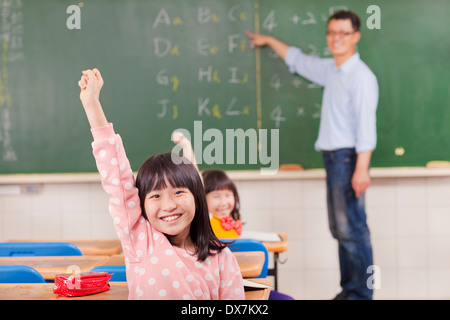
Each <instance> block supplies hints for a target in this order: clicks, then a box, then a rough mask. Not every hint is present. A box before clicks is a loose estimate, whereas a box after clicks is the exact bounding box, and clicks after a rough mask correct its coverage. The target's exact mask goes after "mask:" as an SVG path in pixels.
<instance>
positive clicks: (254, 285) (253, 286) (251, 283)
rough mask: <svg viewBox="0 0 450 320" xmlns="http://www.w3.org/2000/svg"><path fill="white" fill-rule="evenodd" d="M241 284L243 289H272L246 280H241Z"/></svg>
mask: <svg viewBox="0 0 450 320" xmlns="http://www.w3.org/2000/svg"><path fill="white" fill-rule="evenodd" d="M243 282H244V287H246V288H255V289H265V288H270V289H272V287H271V286H269V285H267V284H262V283H258V282H255V281H252V280H248V279H243Z"/></svg>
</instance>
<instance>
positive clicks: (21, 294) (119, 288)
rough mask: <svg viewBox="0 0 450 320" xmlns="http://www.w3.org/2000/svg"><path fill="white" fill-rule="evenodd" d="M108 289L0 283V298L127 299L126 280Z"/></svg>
mask: <svg viewBox="0 0 450 320" xmlns="http://www.w3.org/2000/svg"><path fill="white" fill-rule="evenodd" d="M252 281H255V282H258V283H262V284H269V282H270V281H269V280H268V279H252ZM109 284H110V286H111V289H110V290H108V291H104V292H100V293H96V294H91V295H87V296H81V297H61V296H58V295H56V294H54V293H53V283H1V284H0V300H127V299H128V285H127V283H126V282H110V283H109ZM269 293H270V289H267V288H266V289H258V290H249V291H247V290H246V291H245V300H267V299H269Z"/></svg>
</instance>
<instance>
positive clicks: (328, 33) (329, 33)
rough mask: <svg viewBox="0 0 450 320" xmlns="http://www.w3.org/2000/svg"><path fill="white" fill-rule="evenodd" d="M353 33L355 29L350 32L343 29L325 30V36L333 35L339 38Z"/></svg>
mask: <svg viewBox="0 0 450 320" xmlns="http://www.w3.org/2000/svg"><path fill="white" fill-rule="evenodd" d="M353 33H355V31H351V32H345V31H327V37H334V36H338V37H339V38H343V37H346V36H348V35H351V34H353Z"/></svg>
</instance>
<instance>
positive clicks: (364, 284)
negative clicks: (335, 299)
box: [322, 149, 373, 299]
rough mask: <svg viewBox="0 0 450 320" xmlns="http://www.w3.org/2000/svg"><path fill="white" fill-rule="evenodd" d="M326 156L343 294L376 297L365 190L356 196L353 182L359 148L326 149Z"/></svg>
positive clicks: (331, 221)
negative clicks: (374, 295)
mask: <svg viewBox="0 0 450 320" xmlns="http://www.w3.org/2000/svg"><path fill="white" fill-rule="evenodd" d="M322 157H323V161H324V166H325V171H326V175H327V204H328V221H329V227H330V231H331V234H332V235H333V237H334V238H335V239H336V240H337V241H338V248H339V264H340V271H341V286H342V292H341V295H343V296H344V297H345V298H347V299H372V295H373V286H372V282H371V281H370V280H369V277H370V276H372V273H371V270H372V268H369V267H370V266H372V265H373V257H372V245H371V243H370V231H369V227H368V226H367V223H366V211H365V203H364V197H365V193H364V194H362V195H360V196H359V198H356V197H355V192H354V190H353V188H352V185H351V180H352V176H353V172H354V171H355V164H356V152H355V149H339V150H335V151H323V152H322ZM368 268H369V269H368ZM368 280H369V281H368Z"/></svg>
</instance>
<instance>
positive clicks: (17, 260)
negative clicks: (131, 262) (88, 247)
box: [0, 256, 109, 280]
mask: <svg viewBox="0 0 450 320" xmlns="http://www.w3.org/2000/svg"><path fill="white" fill-rule="evenodd" d="M108 258H109V257H108V256H51V257H0V265H12V264H21V265H25V266H29V267H31V268H34V269H36V270H37V271H38V272H39V273H40V274H41V275H42V276H43V277H44V279H45V280H55V276H56V275H57V274H60V273H67V272H68V270H74V271H76V272H88V271H89V270H91V269H92V268H94V267H96V266H98V265H101V264H103V262H104V261H105V260H107V259H108ZM69 267H71V268H70V269H68V268H69Z"/></svg>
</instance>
